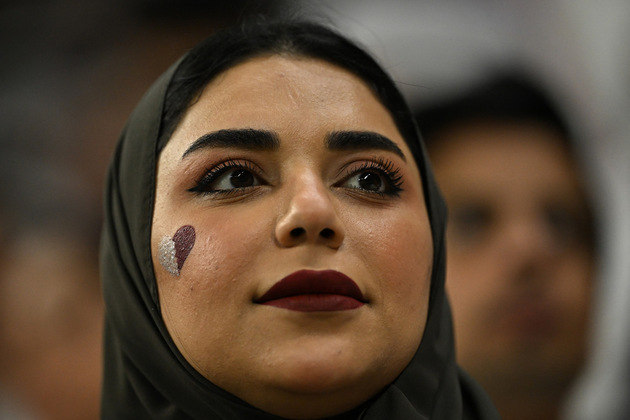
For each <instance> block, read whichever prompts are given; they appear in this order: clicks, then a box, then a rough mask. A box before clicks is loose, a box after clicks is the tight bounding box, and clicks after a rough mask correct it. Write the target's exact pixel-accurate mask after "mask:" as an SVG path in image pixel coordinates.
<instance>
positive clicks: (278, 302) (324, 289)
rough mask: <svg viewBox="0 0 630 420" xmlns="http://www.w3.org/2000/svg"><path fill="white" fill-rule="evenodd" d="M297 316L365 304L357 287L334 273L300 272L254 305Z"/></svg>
mask: <svg viewBox="0 0 630 420" xmlns="http://www.w3.org/2000/svg"><path fill="white" fill-rule="evenodd" d="M255 302H256V303H259V304H262V305H270V306H275V307H277V308H283V309H289V310H292V311H300V312H318V311H346V310H349V309H356V308H358V307H360V306H362V305H363V304H364V303H365V302H366V300H365V298H364V297H363V294H362V293H361V290H360V289H359V286H357V284H356V283H355V282H354V281H352V279H351V278H350V277H348V276H346V275H345V274H343V273H340V272H338V271H334V270H322V271H315V270H300V271H296V272H295V273H293V274H289V275H288V276H286V277H285V278H283V279H282V280H280V281H279V282H277V283H276V284H274V285H273V286H272V287H271V289H269V290H268V291H267V293H265V294H264V295H263V296H262V297H260V298H259V299H257V300H256V301H255Z"/></svg>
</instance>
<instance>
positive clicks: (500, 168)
mask: <svg viewBox="0 0 630 420" xmlns="http://www.w3.org/2000/svg"><path fill="white" fill-rule="evenodd" d="M431 157H432V160H433V162H434V169H435V172H436V176H437V177H438V180H439V182H440V184H441V185H442V186H443V188H444V190H445V192H448V191H450V192H451V193H453V194H455V193H458V192H460V193H462V194H470V193H471V192H473V191H477V192H479V193H481V192H484V193H485V194H486V195H487V194H492V193H496V194H524V193H530V194H532V195H533V194H536V195H545V196H546V195H553V194H557V193H558V192H561V193H562V194H565V195H572V196H574V197H576V198H577V197H578V196H582V195H583V191H582V185H581V182H580V177H579V174H578V172H577V168H576V163H575V162H574V160H573V157H572V156H571V154H570V152H569V151H568V150H567V149H566V147H565V146H564V145H563V140H562V139H561V138H560V137H559V134H558V133H556V132H555V131H553V130H551V129H549V128H547V127H545V126H543V125H526V124H509V123H505V124H503V123H483V124H482V123H480V124H466V125H462V126H459V127H456V128H454V129H452V130H449V131H447V132H444V133H443V134H442V135H440V136H439V137H438V138H436V139H435V144H434V145H432V148H431ZM447 190H448V191H447Z"/></svg>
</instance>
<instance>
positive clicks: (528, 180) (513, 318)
mask: <svg viewBox="0 0 630 420" xmlns="http://www.w3.org/2000/svg"><path fill="white" fill-rule="evenodd" d="M558 136H559V134H557V133H556V132H554V131H553V130H551V129H550V128H547V127H545V126H542V125H533V124H529V125H526V124H516V123H515V124H507V123H498V122H475V123H468V124H461V125H459V126H455V127H453V128H451V129H448V130H445V131H444V132H442V133H441V134H439V135H438V137H436V138H435V139H434V141H433V142H432V144H433V145H434V146H432V149H431V150H430V152H431V158H432V163H433V165H434V166H433V167H434V170H435V173H436V177H437V179H438V182H439V184H440V187H441V189H442V191H443V193H444V196H445V199H446V201H447V203H448V205H449V211H450V218H449V227H448V229H447V250H448V256H449V258H448V263H447V282H446V284H447V291H448V293H449V297H450V299H451V303H452V307H453V312H454V323H455V332H456V342H457V357H458V361H459V362H460V363H461V365H462V366H463V367H464V368H465V369H466V370H468V371H469V372H470V373H471V374H472V375H473V376H474V377H475V378H476V379H477V380H478V381H479V382H480V383H481V385H482V386H483V387H484V388H485V389H486V390H487V391H488V393H489V394H490V396H491V398H492V399H493V401H494V402H495V404H496V405H497V407H498V409H499V412H500V413H501V414H502V416H503V417H504V418H509V419H545V418H555V417H557V415H558V410H559V406H560V403H561V401H562V398H563V397H564V394H565V393H566V391H567V390H568V388H569V386H570V385H571V383H572V381H573V380H574V378H575V376H576V374H577V373H578V371H579V369H580V368H581V366H582V364H583V361H584V357H585V353H586V333H587V318H588V312H589V306H590V296H591V291H592V290H591V289H592V278H593V269H594V261H593V260H594V255H593V249H592V247H593V244H592V243H591V241H590V239H589V238H588V235H587V234H586V233H585V231H586V229H585V225H586V220H587V218H588V216H587V214H588V213H587V204H586V198H585V196H584V192H583V186H582V184H581V183H580V178H579V176H578V172H577V168H576V167H575V164H574V162H573V160H572V158H571V156H570V155H569V153H568V151H567V150H566V149H565V148H564V146H562V144H561V140H560V138H559V137H558ZM498 174H500V175H498ZM484 214H485V216H483V215H484Z"/></svg>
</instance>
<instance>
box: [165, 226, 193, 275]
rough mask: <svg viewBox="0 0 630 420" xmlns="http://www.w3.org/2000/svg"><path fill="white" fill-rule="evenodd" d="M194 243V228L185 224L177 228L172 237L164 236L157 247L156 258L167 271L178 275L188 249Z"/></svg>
mask: <svg viewBox="0 0 630 420" xmlns="http://www.w3.org/2000/svg"><path fill="white" fill-rule="evenodd" d="M193 245H195V228H194V227H192V226H190V225H186V226H182V227H180V228H179V229H177V232H175V235H173V237H172V238H170V237H168V236H165V237H164V238H162V240H161V241H160V245H159V247H158V259H159V261H160V264H162V267H164V269H165V270H166V271H168V272H169V273H171V274H173V275H176V276H179V272H180V270H181V269H182V267H183V266H184V262H185V261H186V258H188V254H190V250H191V249H192V248H193Z"/></svg>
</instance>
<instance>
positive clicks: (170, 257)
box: [158, 236, 179, 276]
mask: <svg viewBox="0 0 630 420" xmlns="http://www.w3.org/2000/svg"><path fill="white" fill-rule="evenodd" d="M158 260H159V261H160V264H161V265H162V267H164V269H165V270H166V271H168V272H169V273H171V274H173V275H174V276H179V269H178V268H177V258H175V241H173V238H171V237H170V236H164V237H163V238H162V240H161V241H160V244H159V245H158Z"/></svg>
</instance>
